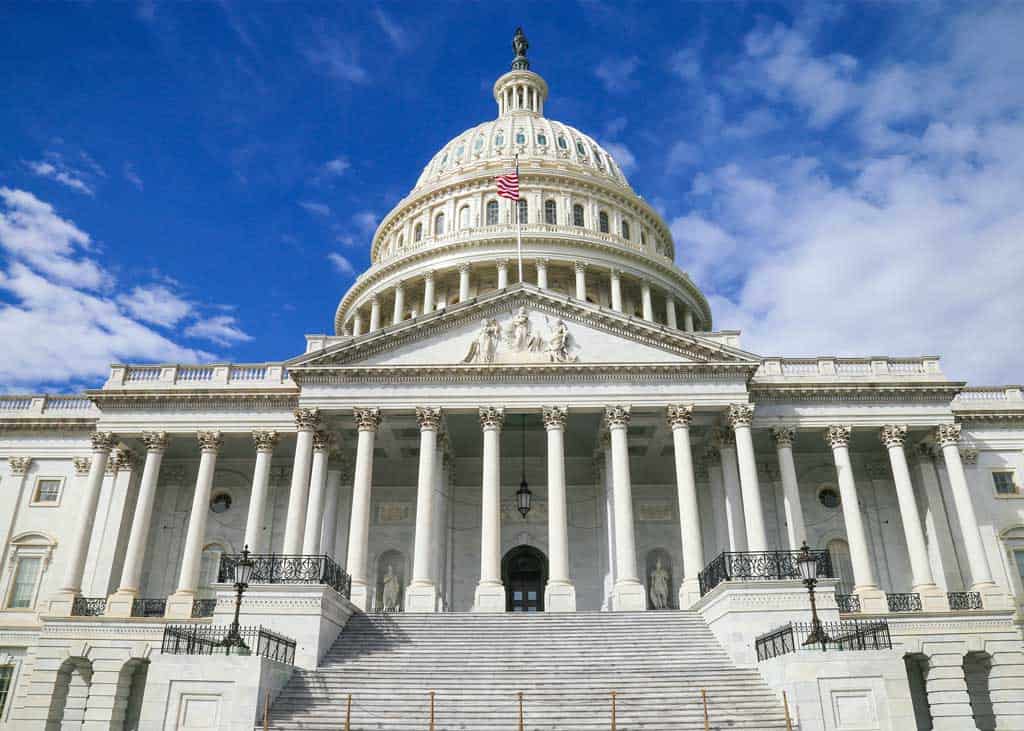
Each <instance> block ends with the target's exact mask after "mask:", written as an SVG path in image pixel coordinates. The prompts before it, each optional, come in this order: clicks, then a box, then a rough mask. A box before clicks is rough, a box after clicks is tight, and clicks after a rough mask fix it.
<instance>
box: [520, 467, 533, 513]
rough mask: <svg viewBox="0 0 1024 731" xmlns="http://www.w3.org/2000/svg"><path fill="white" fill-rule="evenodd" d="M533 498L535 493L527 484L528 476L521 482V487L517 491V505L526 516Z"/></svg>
mask: <svg viewBox="0 0 1024 731" xmlns="http://www.w3.org/2000/svg"><path fill="white" fill-rule="evenodd" d="M531 500H533V493H532V492H530V486H529V485H528V484H526V478H525V477H524V478H523V481H522V482H520V483H519V489H518V490H517V491H516V506H517V507H518V508H519V514H520V515H522V516H523V518H526V514H527V513H529V512H530V501H531Z"/></svg>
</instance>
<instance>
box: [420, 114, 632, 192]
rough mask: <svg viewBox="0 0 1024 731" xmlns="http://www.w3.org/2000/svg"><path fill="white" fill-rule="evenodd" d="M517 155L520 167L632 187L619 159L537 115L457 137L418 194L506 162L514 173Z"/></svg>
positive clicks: (429, 169)
mask: <svg viewBox="0 0 1024 731" xmlns="http://www.w3.org/2000/svg"><path fill="white" fill-rule="evenodd" d="M515 155H519V165H520V166H521V167H534V166H536V167H544V166H545V165H546V164H552V165H558V166H559V167H561V168H565V167H567V166H568V167H570V168H573V169H574V172H578V173H583V174H587V175H593V176H595V177H598V178H601V179H602V180H604V181H612V182H614V183H617V184H618V185H621V186H624V187H625V188H627V189H629V181H628V180H626V176H625V175H623V174H622V169H621V168H620V167H619V165H618V163H617V162H615V158H613V157H612V156H611V154H609V152H608V151H607V150H605V149H604V148H603V147H601V145H599V144H598V143H597V142H596V141H595V140H594V139H593V138H592V137H590V136H589V135H585V134H583V133H582V132H580V131H579V130H578V129H576V128H575V127H570V126H569V125H567V124H563V123H561V122H556V121H554V120H551V119H545V118H544V117H541V116H538V115H533V114H513V115H508V116H503V117H499V118H498V119H494V120H491V121H489V122H484V123H483V124H478V125H477V126H476V127H471V128H470V129H468V130H466V131H465V132H462V133H461V134H459V135H457V136H456V137H454V138H453V139H452V140H451V142H449V143H448V144H446V145H445V146H444V147H442V148H441V150H440V151H439V152H438V153H437V154H436V155H434V157H433V158H432V159H431V161H430V162H429V163H427V166H426V167H424V168H423V172H422V173H421V174H420V177H419V179H418V180H417V181H416V187H415V188H414V189H413V192H415V191H416V189H418V188H422V187H425V186H428V185H431V184H433V183H435V182H438V181H442V180H444V179H446V178H448V177H455V176H459V175H464V174H471V173H473V172H474V171H475V170H476V169H478V168H481V167H493V166H494V163H495V162H501V161H504V162H505V163H506V164H507V165H508V167H509V168H510V169H511V167H512V165H513V160H514V156H515ZM630 190H631V189H630Z"/></svg>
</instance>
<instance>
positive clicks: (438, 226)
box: [434, 213, 444, 236]
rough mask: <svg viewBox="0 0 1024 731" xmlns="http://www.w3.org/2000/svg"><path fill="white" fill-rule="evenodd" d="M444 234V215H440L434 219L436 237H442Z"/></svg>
mask: <svg viewBox="0 0 1024 731" xmlns="http://www.w3.org/2000/svg"><path fill="white" fill-rule="evenodd" d="M443 233H444V214H443V213H438V214H437V215H436V216H435V217H434V236H441V235H442V234H443Z"/></svg>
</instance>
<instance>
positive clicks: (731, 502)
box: [714, 429, 747, 552]
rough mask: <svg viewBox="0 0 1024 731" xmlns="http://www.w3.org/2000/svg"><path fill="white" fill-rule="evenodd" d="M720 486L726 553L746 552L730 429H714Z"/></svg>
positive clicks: (733, 440) (733, 442)
mask: <svg viewBox="0 0 1024 731" xmlns="http://www.w3.org/2000/svg"><path fill="white" fill-rule="evenodd" d="M714 438H715V442H716V446H717V447H718V457H719V464H720V466H721V472H722V486H723V492H724V494H725V524H726V537H727V538H728V545H726V546H725V550H726V551H734V552H736V551H746V550H747V529H746V526H744V524H743V494H742V492H741V491H740V473H739V470H738V469H737V467H736V434H735V432H733V431H732V430H731V429H716V430H715V432H714Z"/></svg>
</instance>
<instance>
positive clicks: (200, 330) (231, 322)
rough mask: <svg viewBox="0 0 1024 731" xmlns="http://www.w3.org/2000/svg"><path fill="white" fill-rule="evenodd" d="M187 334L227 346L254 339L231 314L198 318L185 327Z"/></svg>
mask: <svg viewBox="0 0 1024 731" xmlns="http://www.w3.org/2000/svg"><path fill="white" fill-rule="evenodd" d="M185 335H187V336H189V337H193V338H201V339H203V340H209V341H210V342H213V343H217V344H218V345H225V346H228V345H234V344H236V343H244V342H246V341H248V340H252V336H251V335H249V334H247V333H246V332H244V331H243V330H242V329H241V328H240V327H239V326H238V321H237V320H236V319H235V318H234V317H232V316H231V315H215V316H213V317H208V318H205V319H201V320H198V321H196V322H195V323H193V324H191V325H189V326H188V327H187V328H185Z"/></svg>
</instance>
